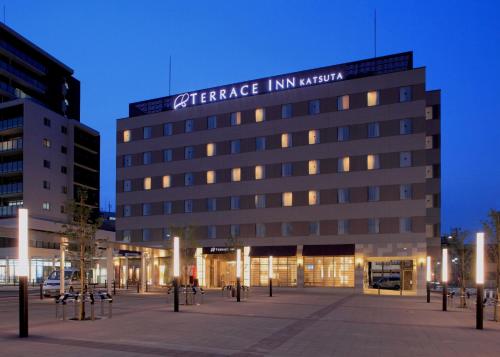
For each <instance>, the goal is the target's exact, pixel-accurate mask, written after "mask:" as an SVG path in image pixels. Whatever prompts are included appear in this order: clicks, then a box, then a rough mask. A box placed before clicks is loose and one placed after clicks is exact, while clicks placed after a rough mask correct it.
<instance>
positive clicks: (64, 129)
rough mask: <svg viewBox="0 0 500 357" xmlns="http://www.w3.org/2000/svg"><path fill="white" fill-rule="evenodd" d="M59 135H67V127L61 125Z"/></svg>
mask: <svg viewBox="0 0 500 357" xmlns="http://www.w3.org/2000/svg"><path fill="white" fill-rule="evenodd" d="M61 133H63V134H68V127H66V126H64V125H61Z"/></svg>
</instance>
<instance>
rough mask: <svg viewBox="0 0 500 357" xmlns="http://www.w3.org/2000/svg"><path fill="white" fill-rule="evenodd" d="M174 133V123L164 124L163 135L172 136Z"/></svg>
mask: <svg viewBox="0 0 500 357" xmlns="http://www.w3.org/2000/svg"><path fill="white" fill-rule="evenodd" d="M172 134H173V125H172V123H165V124H163V135H165V136H170V135H172Z"/></svg>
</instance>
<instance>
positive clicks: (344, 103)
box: [337, 95, 349, 110]
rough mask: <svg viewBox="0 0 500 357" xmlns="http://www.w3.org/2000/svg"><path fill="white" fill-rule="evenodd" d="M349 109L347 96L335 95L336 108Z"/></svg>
mask: <svg viewBox="0 0 500 357" xmlns="http://www.w3.org/2000/svg"><path fill="white" fill-rule="evenodd" d="M347 109H349V96H348V95H343V96H340V97H337V110H347Z"/></svg>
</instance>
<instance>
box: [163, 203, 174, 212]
mask: <svg viewBox="0 0 500 357" xmlns="http://www.w3.org/2000/svg"><path fill="white" fill-rule="evenodd" d="M163 214H172V202H171V201H165V202H163Z"/></svg>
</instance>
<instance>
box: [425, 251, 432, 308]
mask: <svg viewBox="0 0 500 357" xmlns="http://www.w3.org/2000/svg"><path fill="white" fill-rule="evenodd" d="M425 280H426V281H427V302H428V303H430V302H431V257H430V256H427V266H426V274H425Z"/></svg>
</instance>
